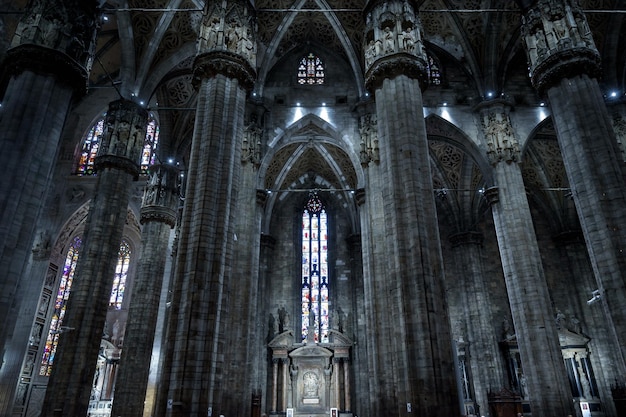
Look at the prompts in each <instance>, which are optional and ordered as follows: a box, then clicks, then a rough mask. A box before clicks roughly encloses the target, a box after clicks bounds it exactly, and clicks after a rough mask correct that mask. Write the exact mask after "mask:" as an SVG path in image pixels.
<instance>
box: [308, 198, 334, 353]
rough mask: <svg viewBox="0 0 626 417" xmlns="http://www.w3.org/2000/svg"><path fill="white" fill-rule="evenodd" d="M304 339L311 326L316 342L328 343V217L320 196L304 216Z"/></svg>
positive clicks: (310, 202)
mask: <svg viewBox="0 0 626 417" xmlns="http://www.w3.org/2000/svg"><path fill="white" fill-rule="evenodd" d="M301 283H302V340H306V339H307V335H308V332H309V327H310V325H311V326H312V330H313V331H314V332H315V333H314V335H313V339H314V341H315V342H322V343H327V342H328V329H329V328H330V327H329V311H330V308H329V289H328V215H327V214H326V211H325V210H324V205H323V204H322V202H321V200H320V199H319V197H317V195H312V196H311V197H310V198H309V200H308V202H307V205H306V208H305V210H304V211H303V214H302V272H301Z"/></svg>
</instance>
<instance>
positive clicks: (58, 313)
mask: <svg viewBox="0 0 626 417" xmlns="http://www.w3.org/2000/svg"><path fill="white" fill-rule="evenodd" d="M80 245H81V239H80V238H78V237H77V238H74V240H73V241H72V244H71V245H70V248H69V249H68V251H67V256H66V258H65V266H64V267H63V276H62V277H61V282H60V283H59V289H58V291H57V297H56V300H55V304H54V313H53V314H52V320H51V321H50V330H49V331H48V337H47V338H46V345H45V347H44V353H43V357H42V359H41V366H40V368H39V375H43V376H50V373H51V372H52V364H53V362H54V355H55V353H56V349H57V345H58V344H59V336H60V335H61V334H62V333H63V332H64V331H66V330H68V329H67V328H66V327H63V318H64V317H65V309H66V305H67V300H68V299H69V297H70V290H71V288H72V282H73V280H74V271H75V269H76V263H77V262H78V254H79V249H80ZM130 255H131V251H130V245H129V244H128V243H127V242H126V241H122V244H121V245H120V250H119V252H118V261H117V267H116V269H115V278H114V280H113V288H112V289H111V298H110V302H109V303H110V305H111V306H113V307H115V308H118V309H119V308H121V306H122V301H123V298H124V290H125V288H126V277H127V274H128V266H129V264H130Z"/></svg>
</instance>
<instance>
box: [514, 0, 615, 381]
mask: <svg viewBox="0 0 626 417" xmlns="http://www.w3.org/2000/svg"><path fill="white" fill-rule="evenodd" d="M522 22H523V26H522V29H523V33H522V34H523V38H524V41H525V45H526V48H527V51H528V60H529V68H530V75H531V80H532V82H533V85H534V86H535V88H537V90H538V91H539V93H540V94H543V95H545V96H547V98H548V100H549V103H550V109H551V113H552V117H553V119H554V128H555V130H556V133H557V137H558V141H559V146H560V148H561V153H562V155H563V162H564V164H565V170H566V172H567V177H568V180H569V184H570V187H571V189H572V196H573V198H574V203H575V205H576V210H577V212H578V216H579V220H580V224H581V227H582V230H583V234H584V236H585V241H586V244H587V250H588V252H589V257H590V259H591V264H592V267H593V271H594V275H595V277H596V280H597V285H598V289H599V291H600V294H601V297H602V303H603V305H604V308H605V309H606V313H607V318H606V319H607V320H608V321H609V328H610V329H611V331H612V332H613V336H614V338H615V339H616V342H617V344H619V346H620V348H621V351H622V352H621V353H622V354H621V358H620V359H621V360H620V361H619V363H617V364H616V366H618V367H619V372H618V373H620V374H622V375H624V374H626V365H625V363H624V358H625V356H626V326H623V325H622V324H623V323H626V303H624V302H623V300H624V299H626V285H625V282H626V257H625V256H624V253H623V252H624V248H625V246H626V228H624V227H622V225H623V224H624V222H626V186H625V184H624V179H623V178H624V171H623V169H624V168H623V159H622V157H621V152H620V150H619V149H618V146H617V142H616V136H615V131H614V129H613V127H612V125H611V119H610V117H609V114H608V111H607V109H606V106H605V103H604V99H603V96H602V92H601V90H600V87H599V85H598V77H599V76H600V64H601V59H600V54H599V53H598V50H597V48H596V46H595V43H594V41H593V39H592V37H591V32H590V30H589V26H588V24H587V20H586V17H585V15H584V13H583V12H582V9H581V8H580V6H579V5H578V1H575V0H540V1H537V2H536V4H535V5H534V6H533V7H530V8H529V9H528V10H527V11H526V13H525V14H524V16H523V20H522ZM622 382H623V381H622Z"/></svg>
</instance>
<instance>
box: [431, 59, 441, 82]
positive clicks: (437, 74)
mask: <svg viewBox="0 0 626 417" xmlns="http://www.w3.org/2000/svg"><path fill="white" fill-rule="evenodd" d="M428 83H429V84H430V85H441V71H439V64H438V63H437V61H435V59H434V58H433V57H432V56H430V55H428Z"/></svg>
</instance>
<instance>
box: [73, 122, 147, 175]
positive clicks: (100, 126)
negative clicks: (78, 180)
mask: <svg viewBox="0 0 626 417" xmlns="http://www.w3.org/2000/svg"><path fill="white" fill-rule="evenodd" d="M103 133H104V117H103V118H102V119H100V120H98V121H97V122H96V123H94V125H93V126H92V127H91V129H90V130H89V132H88V133H87V135H85V137H84V138H83V141H82V144H83V147H82V149H81V151H80V157H79V159H78V165H77V166H76V175H80V176H83V175H94V174H95V170H94V162H95V160H96V155H97V154H98V148H99V146H100V142H101V140H102V135H103ZM158 143H159V125H158V123H157V121H156V120H155V119H154V118H150V119H149V121H148V125H147V126H146V137H145V139H144V145H143V152H142V153H141V173H142V174H147V173H148V168H149V167H150V165H153V164H154V163H155V160H156V149H157V145H158Z"/></svg>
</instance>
